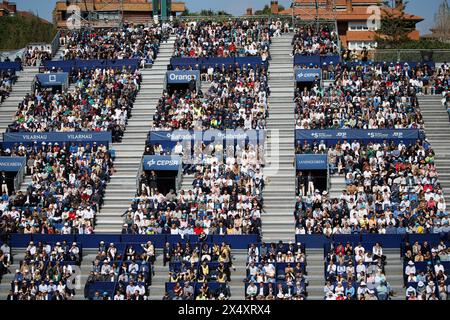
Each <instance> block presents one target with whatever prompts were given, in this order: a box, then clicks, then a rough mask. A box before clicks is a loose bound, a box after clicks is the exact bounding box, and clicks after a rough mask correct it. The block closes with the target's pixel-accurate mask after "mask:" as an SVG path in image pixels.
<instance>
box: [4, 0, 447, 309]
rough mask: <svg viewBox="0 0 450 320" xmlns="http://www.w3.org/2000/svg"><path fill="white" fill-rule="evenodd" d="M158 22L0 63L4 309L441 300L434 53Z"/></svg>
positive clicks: (274, 25)
mask: <svg viewBox="0 0 450 320" xmlns="http://www.w3.org/2000/svg"><path fill="white" fill-rule="evenodd" d="M144 2H145V1H144ZM156 2H157V1H156ZM164 2H165V1H164ZM275 2H276V1H273V2H272V6H274V5H275ZM293 2H295V1H293ZM297 2H299V3H300V2H306V1H297ZM332 2H334V1H312V2H311V3H315V4H316V5H317V6H323V7H321V8H320V10H319V9H317V11H316V13H318V12H322V11H323V10H325V11H326V9H330V8H331V10H334V13H336V11H335V10H336V7H335V6H334V7H330V3H332ZM341 2H342V1H341ZM344 2H345V1H344ZM356 2H358V1H356ZM90 3H91V4H92V3H95V1H94V2H92V1H91V2H90ZM154 3H155V2H154ZM63 5H64V4H63V3H62V2H58V8H60V7H62V6H63ZM177 5H179V3H177ZM277 5H278V4H277ZM183 7H184V5H183ZM130 8H131V7H130ZM133 8H134V7H133ZM146 8H147V7H146ZM294 8H295V7H294ZM296 8H297V10H300V11H302V10H305V9H304V8H303V7H302V6H297V7H296ZM130 10H131V9H130ZM133 10H134V9H133ZM135 10H137V9H135ZM145 10H148V8H147V9H145ZM277 10H278V9H277ZM169 11H170V9H169ZM292 11H294V9H292ZM310 11H311V10H309V9H308V10H306V11H305V12H303V11H302V12H303V13H302V14H303V15H308V14H310V13H306V12H310ZM327 12H328V11H327ZM277 13H278V12H277ZM58 14H60V13H58ZM311 15H312V16H314V14H313V13H311ZM163 16H165V17H166V18H167V16H166V14H164V15H163ZM159 18H161V16H160V17H159ZM159 18H158V16H157V15H156V16H155V17H154V18H152V19H148V21H147V20H145V23H143V22H139V23H134V22H132V21H121V23H120V24H118V25H115V26H108V27H105V26H102V27H96V28H94V27H92V26H89V25H82V26H81V27H80V28H79V29H72V30H71V29H65V30H63V29H61V30H59V31H58V33H57V35H56V37H55V40H54V41H53V43H51V44H33V45H30V46H28V47H27V48H25V49H24V50H23V54H22V56H20V57H19V56H18V57H16V58H15V57H12V59H10V58H9V57H8V58H7V59H2V61H0V130H1V134H2V136H1V142H0V185H1V203H0V299H1V300H94V301H95V300H249V301H255V300H258V301H262V300H264V301H268V300H447V299H448V298H447V297H448V291H449V289H450V279H448V276H449V275H450V251H449V250H450V249H449V248H450V237H449V234H450V217H449V214H448V208H447V207H446V203H447V202H448V201H450V196H449V195H450V174H449V172H448V169H449V168H450V160H449V159H450V158H449V156H450V153H449V148H448V146H447V144H448V140H449V139H450V126H449V123H448V122H449V119H450V111H449V110H450V106H449V101H450V98H449V97H450V95H449V76H450V67H449V65H448V64H447V63H446V62H445V61H432V60H426V59H422V60H421V61H415V60H407V61H406V60H405V61H403V60H402V61H398V60H395V61H377V60H369V59H364V61H363V60H357V61H355V60H354V59H353V60H352V59H350V60H346V59H343V54H342V53H343V51H344V50H345V49H344V48H343V47H342V46H343V44H342V39H341V33H340V32H339V30H338V23H337V20H336V19H337V18H336V16H333V15H330V14H329V13H327V15H326V19H325V18H323V19H318V17H317V16H315V18H311V19H300V18H299V17H297V18H296V17H295V15H292V16H291V15H289V14H284V15H283V14H276V15H268V16H257V15H246V16H240V17H232V16H227V17H226V18H225V19H224V18H223V17H222V18H221V17H194V16H188V15H186V16H172V17H171V18H167V19H159ZM65 19H66V17H65V18H64V19H62V18H61V17H60V19H58V24H61V23H62V21H63V20H65ZM83 19H84V18H83ZM89 19H92V18H89ZM84 22H85V23H88V22H92V21H87V20H86V19H84Z"/></svg>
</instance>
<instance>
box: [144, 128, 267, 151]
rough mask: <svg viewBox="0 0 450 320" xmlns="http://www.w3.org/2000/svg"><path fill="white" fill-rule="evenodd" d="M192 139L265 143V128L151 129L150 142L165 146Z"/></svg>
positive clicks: (206, 141)
mask: <svg viewBox="0 0 450 320" xmlns="http://www.w3.org/2000/svg"><path fill="white" fill-rule="evenodd" d="M187 140H190V141H192V143H194V142H199V143H201V142H203V143H206V144H208V143H211V142H213V141H214V142H218V141H224V144H225V143H234V144H236V143H238V142H239V141H245V142H249V143H252V144H263V143H264V140H265V132H264V130H239V129H238V130H224V131H222V130H215V129H211V130H206V131H194V130H173V131H150V134H149V142H150V143H160V144H161V145H162V146H163V147H165V146H174V145H175V144H176V143H177V142H178V141H187Z"/></svg>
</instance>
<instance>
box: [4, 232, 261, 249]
mask: <svg viewBox="0 0 450 320" xmlns="http://www.w3.org/2000/svg"><path fill="white" fill-rule="evenodd" d="M3 236H4V235H3ZM0 238H3V237H0ZM30 241H34V242H39V241H46V242H52V243H53V242H57V241H59V242H62V241H67V242H68V243H71V242H77V243H79V244H80V245H81V246H82V247H83V248H97V247H98V244H99V243H100V241H104V242H105V243H114V244H120V243H122V244H123V243H127V244H128V243H146V242H147V241H151V242H152V243H153V244H154V246H155V247H156V248H162V247H163V246H164V244H165V243H166V242H169V243H177V242H181V243H185V242H186V241H189V242H190V243H196V242H199V238H198V236H196V235H186V236H185V237H184V238H182V237H181V236H180V235H170V234H169V235H167V234H155V235H131V234H127V235H125V234H124V235H121V234H69V235H61V234H18V233H14V234H11V235H10V246H11V247H18V248H23V247H26V246H28V244H29V242H30ZM257 241H258V236H257V235H237V236H234V235H233V236H232V235H229V236H228V235H225V236H220V235H210V236H208V237H207V238H206V239H205V240H204V241H203V242H206V243H222V242H225V243H227V244H229V245H230V246H231V248H233V249H246V248H248V245H249V244H250V243H255V242H257Z"/></svg>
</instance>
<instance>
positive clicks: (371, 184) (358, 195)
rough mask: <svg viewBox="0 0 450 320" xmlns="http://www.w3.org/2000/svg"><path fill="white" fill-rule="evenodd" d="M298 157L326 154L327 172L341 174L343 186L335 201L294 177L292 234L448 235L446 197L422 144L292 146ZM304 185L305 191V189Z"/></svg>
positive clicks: (430, 153)
mask: <svg viewBox="0 0 450 320" xmlns="http://www.w3.org/2000/svg"><path fill="white" fill-rule="evenodd" d="M297 151H298V152H301V153H327V154H328V159H329V160H328V162H329V163H330V171H331V173H332V174H343V175H344V179H345V183H346V188H345V189H344V190H342V194H340V195H339V196H337V197H330V196H329V195H328V193H327V192H326V191H324V192H322V193H320V192H315V191H314V189H313V190H312V191H310V189H311V188H309V186H308V184H309V182H308V177H305V176H304V175H300V174H299V175H298V177H297V181H298V186H299V188H298V189H299V197H298V200H297V203H296V208H295V216H296V221H297V222H296V232H297V234H311V233H323V234H325V235H327V236H330V235H331V234H350V233H355V232H366V233H382V234H385V233H386V234H392V233H399V234H402V233H447V232H449V231H450V226H449V216H448V212H447V209H446V203H445V198H444V195H443V192H442V188H441V186H440V183H439V179H438V175H437V172H436V167H435V164H434V156H435V155H434V152H433V150H432V149H431V147H430V145H429V143H428V142H427V141H426V140H417V142H416V143H415V144H409V145H405V144H404V143H403V142H402V141H400V142H399V143H398V144H396V143H394V142H388V141H384V142H382V143H381V142H370V143H368V144H366V145H362V144H360V143H359V142H358V141H352V142H351V143H350V141H347V140H344V141H343V142H342V143H340V142H339V143H337V144H336V145H335V146H329V147H328V149H326V148H325V145H324V143H323V142H321V145H320V144H319V143H313V144H312V145H309V144H308V143H307V142H305V143H304V144H303V145H301V146H300V145H298V146H297ZM306 186H308V188H307V189H308V192H307V191H306Z"/></svg>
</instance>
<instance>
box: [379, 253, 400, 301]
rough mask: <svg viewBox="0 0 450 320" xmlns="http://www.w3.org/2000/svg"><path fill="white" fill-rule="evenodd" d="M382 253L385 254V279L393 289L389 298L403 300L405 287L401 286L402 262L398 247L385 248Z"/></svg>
mask: <svg viewBox="0 0 450 320" xmlns="http://www.w3.org/2000/svg"><path fill="white" fill-rule="evenodd" d="M383 254H384V255H385V256H386V263H387V264H386V266H385V267H384V271H385V272H386V280H387V282H389V284H390V286H391V289H392V290H393V296H392V297H391V300H405V289H404V288H403V263H402V258H401V256H400V249H394V248H385V249H383Z"/></svg>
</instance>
